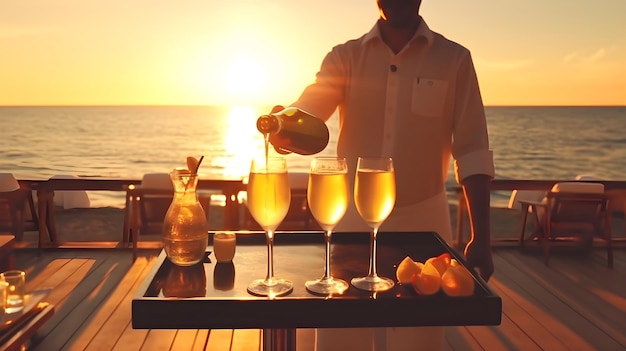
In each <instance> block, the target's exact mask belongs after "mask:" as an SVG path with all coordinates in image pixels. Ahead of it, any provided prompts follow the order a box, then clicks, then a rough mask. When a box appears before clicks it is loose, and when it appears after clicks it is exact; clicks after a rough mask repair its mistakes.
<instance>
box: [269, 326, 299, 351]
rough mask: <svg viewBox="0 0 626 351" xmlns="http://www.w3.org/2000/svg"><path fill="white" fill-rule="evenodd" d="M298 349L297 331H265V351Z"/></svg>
mask: <svg viewBox="0 0 626 351" xmlns="http://www.w3.org/2000/svg"><path fill="white" fill-rule="evenodd" d="M295 349H296V329H295V328H285V329H263V351H291V350H295Z"/></svg>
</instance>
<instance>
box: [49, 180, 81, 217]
mask: <svg viewBox="0 0 626 351" xmlns="http://www.w3.org/2000/svg"><path fill="white" fill-rule="evenodd" d="M50 179H78V177H77V176H73V175H67V174H57V175H54V176H52V177H50ZM54 204H55V205H56V206H60V207H63V209H66V210H67V209H71V208H89V207H91V200H89V195H88V194H87V191H85V190H57V191H55V192H54Z"/></svg>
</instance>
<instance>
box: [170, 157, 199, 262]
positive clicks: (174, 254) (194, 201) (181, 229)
mask: <svg viewBox="0 0 626 351" xmlns="http://www.w3.org/2000/svg"><path fill="white" fill-rule="evenodd" d="M170 178H171V180H172V184H173V185H174V198H173V199H172V203H171V204H170V207H169V209H168V210H167V213H166V215H165V219H164V221H163V248H164V249H165V253H166V254H167V257H168V259H169V260H170V261H172V263H174V264H176V265H179V266H192V265H194V264H196V263H198V262H200V261H201V260H202V258H203V257H204V253H205V252H206V248H207V245H208V239H209V234H208V229H209V228H208V227H209V225H208V222H207V218H206V214H205V212H204V209H203V208H202V205H201V204H200V201H198V195H197V193H196V187H197V185H198V175H197V174H195V173H191V172H190V171H189V170H187V169H178V168H177V169H174V170H173V171H172V172H171V173H170Z"/></svg>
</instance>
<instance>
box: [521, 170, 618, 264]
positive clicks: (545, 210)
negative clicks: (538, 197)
mask: <svg viewBox="0 0 626 351" xmlns="http://www.w3.org/2000/svg"><path fill="white" fill-rule="evenodd" d="M520 203H521V204H522V211H529V212H533V213H534V218H535V222H536V223H537V225H538V228H537V229H538V230H536V231H535V233H534V234H535V235H536V236H537V237H538V239H539V240H540V241H541V242H542V245H543V249H544V263H545V264H548V260H549V255H550V246H551V244H552V243H553V242H555V241H565V240H567V241H576V242H578V243H579V244H581V245H587V244H588V245H591V244H592V243H593V239H594V238H599V239H602V240H604V241H605V242H606V247H607V261H608V266H609V267H612V266H613V251H612V245H611V236H612V234H611V227H610V215H609V212H608V198H607V195H606V194H605V192H604V185H602V184H600V183H592V182H581V181H573V182H563V183H557V184H555V185H554V186H553V187H552V189H551V190H550V191H549V192H548V193H547V194H546V197H545V198H544V199H543V200H542V201H526V200H522V201H520ZM522 216H523V217H522V218H523V220H524V223H523V225H524V226H525V224H526V223H525V220H526V216H527V213H523V214H522ZM524 242H525V237H524V231H522V233H521V234H520V238H519V243H520V246H521V247H523V246H524Z"/></svg>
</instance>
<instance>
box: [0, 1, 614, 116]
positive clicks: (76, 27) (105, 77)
mask: <svg viewBox="0 0 626 351" xmlns="http://www.w3.org/2000/svg"><path fill="white" fill-rule="evenodd" d="M420 13H421V15H422V16H423V17H424V19H425V20H426V22H427V23H428V25H429V26H430V28H431V29H433V30H434V31H437V32H439V33H441V34H443V35H444V36H446V37H447V38H449V39H451V40H454V41H456V42H458V43H460V44H462V45H463V46H465V47H467V48H468V49H470V51H471V53H472V58H473V60H474V64H475V67H476V71H477V74H478V78H479V82H480V87H481V92H482V96H483V100H484V103H485V104H486V105H626V22H624V14H626V1H625V0H597V1H593V2H592V1H582V0H517V1H512V0H471V1H470V0H456V1H455V0H423V3H422V8H421V11H420ZM377 18H378V11H377V8H376V2H375V0H368V1H366V0H316V1H304V0H262V1H259V0H228V1H217V0H179V1H171V0H106V1H105V0H55V1H42V0H39V1H37V0H0V106H13V105H215V104H218V105H246V104H247V105H250V104H257V105H259V104H260V105H264V106H265V105H274V104H289V103H290V102H292V101H293V100H295V99H296V98H297V97H298V95H299V94H300V92H301V91H302V89H303V88H304V87H305V86H306V85H307V84H310V83H311V82H312V81H313V79H314V77H315V73H316V72H317V70H318V69H319V66H320V63H321V60H322V59H323V57H324V56H325V55H326V53H327V52H328V51H330V49H331V48H332V47H333V46H335V45H336V44H339V43H343V42H345V41H347V40H350V39H353V38H357V37H359V36H361V35H362V34H364V33H366V32H367V31H369V30H370V28H371V27H372V26H373V25H374V23H375V21H376V19H377Z"/></svg>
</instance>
